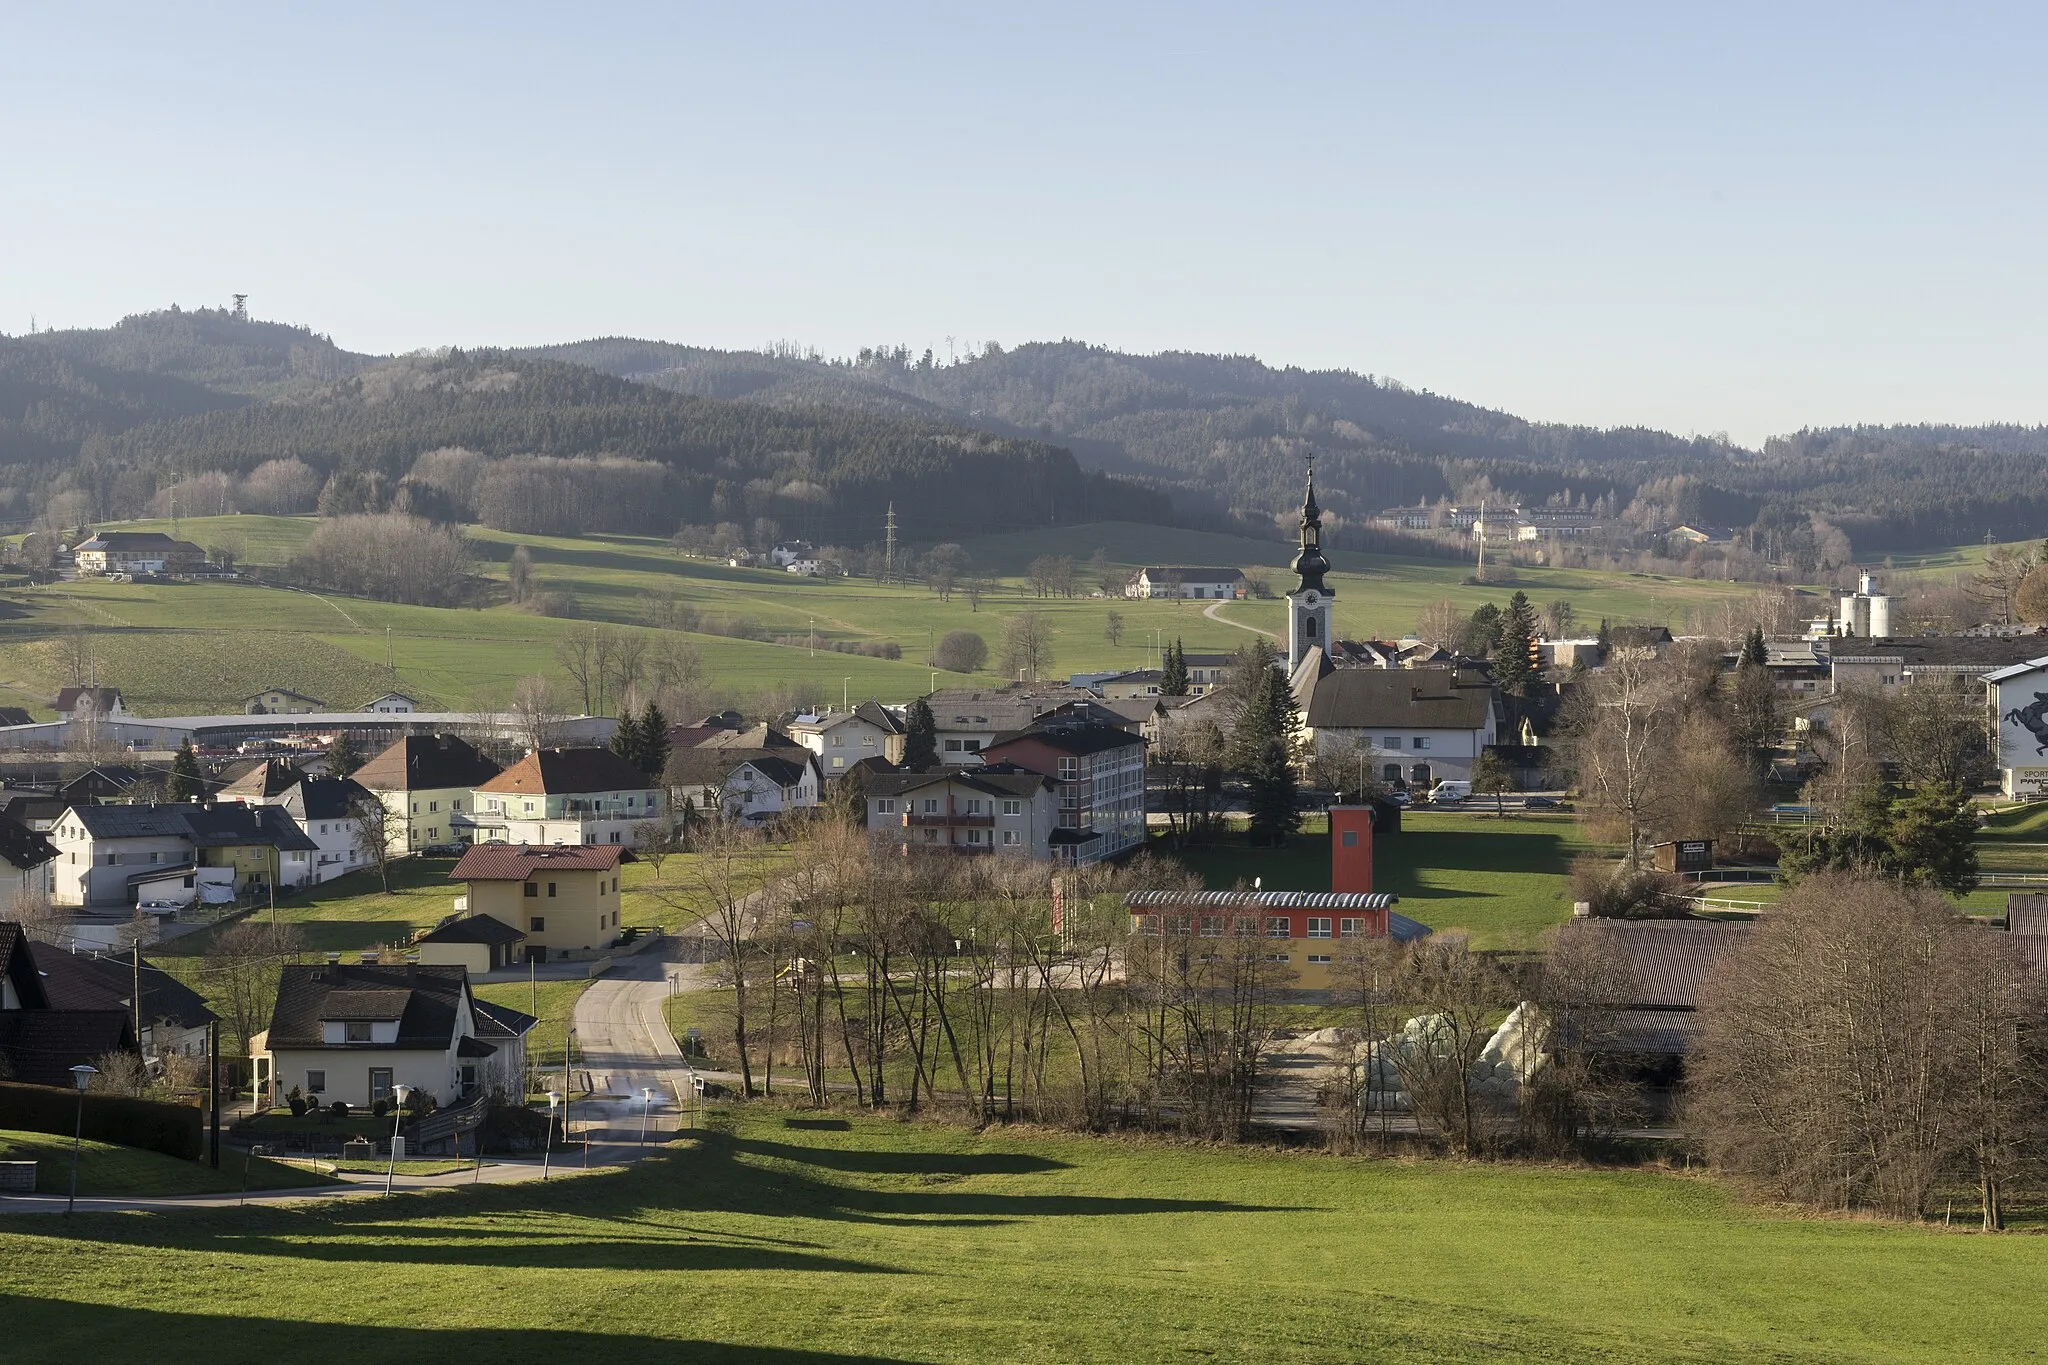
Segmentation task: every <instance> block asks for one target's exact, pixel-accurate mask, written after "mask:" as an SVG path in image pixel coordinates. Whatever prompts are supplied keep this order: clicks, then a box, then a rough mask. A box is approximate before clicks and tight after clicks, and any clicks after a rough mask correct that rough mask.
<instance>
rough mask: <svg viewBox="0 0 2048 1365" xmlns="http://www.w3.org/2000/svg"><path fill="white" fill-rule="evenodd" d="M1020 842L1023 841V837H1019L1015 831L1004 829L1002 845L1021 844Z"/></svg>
mask: <svg viewBox="0 0 2048 1365" xmlns="http://www.w3.org/2000/svg"><path fill="white" fill-rule="evenodd" d="M1022 841H1023V836H1022V835H1020V834H1018V833H1017V831H1016V830H1014V829H1006V830H1004V831H1003V842H1004V843H1006V844H1015V843H1021V842H1022Z"/></svg>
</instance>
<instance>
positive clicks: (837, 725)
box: [789, 701, 903, 778]
mask: <svg viewBox="0 0 2048 1365" xmlns="http://www.w3.org/2000/svg"><path fill="white" fill-rule="evenodd" d="M789 734H790V737H791V738H792V739H794V740H796V742H797V743H799V744H801V745H803V746H804V748H806V749H809V750H810V751H811V752H812V753H814V754H816V755H817V756H818V766H819V768H820V769H821V770H822V771H823V772H824V774H825V776H826V777H828V778H831V777H840V776H843V775H844V774H845V773H846V770H847V769H848V768H851V767H853V766H855V765H856V764H858V763H859V762H860V761H861V760H862V759H864V758H884V759H887V760H888V761H889V762H891V763H901V762H902V761H903V722H902V721H901V720H900V719H898V718H897V716H896V715H895V713H894V712H892V711H890V710H889V709H888V708H887V707H885V706H883V705H882V704H881V703H880V702H876V701H864V702H862V703H861V704H860V705H859V706H856V707H854V708H853V709H852V710H851V711H818V712H809V713H805V714H803V715H800V716H798V717H797V718H796V719H795V720H793V721H791V722H790V724H789Z"/></svg>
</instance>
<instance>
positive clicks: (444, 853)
mask: <svg viewBox="0 0 2048 1365" xmlns="http://www.w3.org/2000/svg"><path fill="white" fill-rule="evenodd" d="M420 856H421V857H422V858H460V857H461V856H462V845H461V844H428V845H427V846H426V847H425V848H423V849H421V850H420Z"/></svg>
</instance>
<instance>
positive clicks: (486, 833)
mask: <svg viewBox="0 0 2048 1365" xmlns="http://www.w3.org/2000/svg"><path fill="white" fill-rule="evenodd" d="M659 788H660V784H659V783H658V782H657V781H655V780H654V779H653V778H650V777H648V776H647V775H646V774H645V773H643V772H641V771H640V770H639V769H638V768H636V767H634V766H633V765H632V764H630V763H628V762H627V761H626V760H625V759H623V758H620V757H619V756H618V755H617V754H615V753H613V752H612V751H611V750H609V749H541V750H538V751H536V752H534V753H530V754H528V755H527V756H526V757H525V758H522V759H520V760H519V761H518V762H517V763H515V764H513V765H512V766H511V767H509V768H507V769H506V770H505V771H504V772H502V773H499V774H498V775H497V776H496V777H493V778H491V779H490V780H489V781H487V782H482V783H479V784H478V785H477V787H476V790H475V791H474V793H472V801H471V818H472V819H473V820H474V821H475V822H476V825H477V829H478V831H479V833H478V836H477V837H478V838H479V839H503V840H505V841H506V842H507V843H514V844H631V843H635V842H637V841H638V840H639V838H640V831H641V827H642V826H643V825H648V824H654V825H660V824H662V823H663V822H664V821H666V820H667V818H668V815H667V809H666V802H665V800H664V798H663V795H662V793H661V791H660V790H659Z"/></svg>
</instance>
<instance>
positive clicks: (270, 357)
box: [14, 306, 376, 395]
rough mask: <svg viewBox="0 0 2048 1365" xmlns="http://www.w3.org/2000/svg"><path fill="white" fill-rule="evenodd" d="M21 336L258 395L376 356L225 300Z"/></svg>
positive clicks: (62, 350) (79, 356) (69, 355)
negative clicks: (260, 317) (220, 304)
mask: <svg viewBox="0 0 2048 1365" xmlns="http://www.w3.org/2000/svg"><path fill="white" fill-rule="evenodd" d="M14 344H15V345H17V346H22V347H26V348H29V349H31V350H33V351H40V352H43V353H46V354H49V355H53V356H61V357H63V358H65V359H67V360H72V361H76V362H79V363H81V364H87V365H94V366H98V367H100V368H102V369H105V370H119V371H125V372H129V373H134V374H149V375H164V376H170V377H173V378H177V379H183V380H186V381H187V382H189V383H193V384H198V385H203V386H204V387H206V388H209V389H214V390H217V391H219V392H221V393H234V394H254V395H268V394H276V393H281V392H285V391H288V390H290V389H292V388H294V387H299V388H303V387H306V386H309V385H315V384H326V383H332V382H333V381H335V380H337V379H345V378H347V377H348V376H349V375H352V374H354V373H355V372H356V371H358V370H360V369H362V368H363V367H364V366H366V365H370V364H373V363H375V360H376V358H375V357H373V356H367V355H358V354H356V353H354V352H352V351H344V350H342V349H341V348H340V347H339V346H336V345H335V344H334V342H333V341H332V340H331V339H330V338H328V337H324V336H319V335H316V334H315V333H314V332H313V330H312V329H311V328H309V327H295V326H292V325H290V324H288V323H282V322H260V321H257V320H255V319H252V318H248V317H239V316H237V315H236V314H234V313H232V312H230V311H229V310H227V309H225V308H193V309H185V308H178V307H175V306H174V307H171V308H167V309H164V310H162V311H161V312H155V313H137V314H135V315H133V316H131V317H125V318H123V319H121V321H120V322H118V323H116V324H115V325H114V326H112V327H103V328H80V329H78V330H74V331H52V332H37V333H34V334H33V335H30V336H26V337H17V338H15V339H14Z"/></svg>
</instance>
